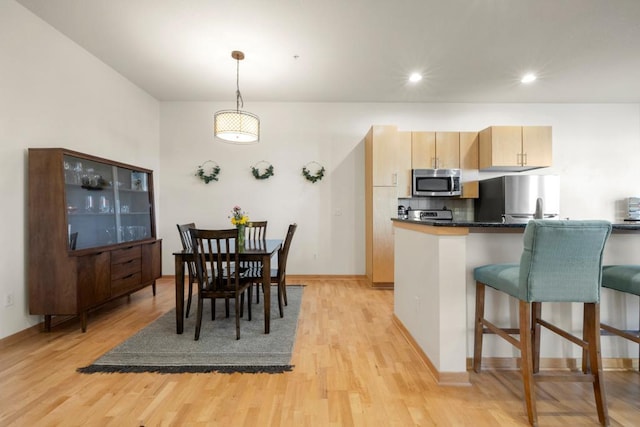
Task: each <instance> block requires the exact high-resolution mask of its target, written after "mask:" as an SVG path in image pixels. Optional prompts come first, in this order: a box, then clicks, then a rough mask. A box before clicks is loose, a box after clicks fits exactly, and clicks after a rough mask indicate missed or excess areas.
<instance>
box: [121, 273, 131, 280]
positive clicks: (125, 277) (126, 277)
mask: <svg viewBox="0 0 640 427" xmlns="http://www.w3.org/2000/svg"><path fill="white" fill-rule="evenodd" d="M129 277H133V273H131V274H130V275H128V276H124V277H123V279H128V278H129Z"/></svg>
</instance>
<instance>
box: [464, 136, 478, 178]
mask: <svg viewBox="0 0 640 427" xmlns="http://www.w3.org/2000/svg"><path fill="white" fill-rule="evenodd" d="M478 150H479V136H478V132H460V168H461V169H478Z"/></svg>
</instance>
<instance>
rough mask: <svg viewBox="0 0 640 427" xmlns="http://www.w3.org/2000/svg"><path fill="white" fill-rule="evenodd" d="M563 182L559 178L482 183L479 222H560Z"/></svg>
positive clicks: (518, 177) (477, 209) (511, 177)
mask: <svg viewBox="0 0 640 427" xmlns="http://www.w3.org/2000/svg"><path fill="white" fill-rule="evenodd" d="M559 214H560V180H559V178H558V176H556V175H508V176H501V177H497V178H491V179H486V180H483V181H480V197H479V198H478V200H476V202H475V220H476V221H483V222H484V221H486V222H505V223H526V222H529V220H530V219H533V218H534V217H538V218H544V219H558V218H559Z"/></svg>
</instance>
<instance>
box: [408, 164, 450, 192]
mask: <svg viewBox="0 0 640 427" xmlns="http://www.w3.org/2000/svg"><path fill="white" fill-rule="evenodd" d="M411 188H412V189H413V192H412V194H413V196H414V197H415V196H431V197H434V196H435V197H451V196H459V195H460V194H461V188H462V187H461V186H460V169H413V170H412V185H411Z"/></svg>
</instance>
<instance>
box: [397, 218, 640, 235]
mask: <svg viewBox="0 0 640 427" xmlns="http://www.w3.org/2000/svg"><path fill="white" fill-rule="evenodd" d="M391 220H392V221H397V222H407V223H411V224H424V225H432V226H435V227H466V228H501V229H505V228H506V229H508V228H510V229H522V230H524V228H525V227H526V225H527V224H505V223H502V222H481V221H478V222H476V221H434V220H422V221H418V220H412V219H400V218H391ZM612 226H613V230H614V231H618V232H620V231H640V222H635V221H634V222H631V221H630V222H621V223H614V224H612ZM514 231H515V230H514Z"/></svg>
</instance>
